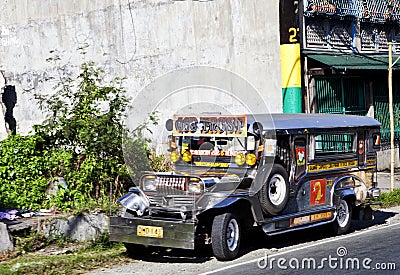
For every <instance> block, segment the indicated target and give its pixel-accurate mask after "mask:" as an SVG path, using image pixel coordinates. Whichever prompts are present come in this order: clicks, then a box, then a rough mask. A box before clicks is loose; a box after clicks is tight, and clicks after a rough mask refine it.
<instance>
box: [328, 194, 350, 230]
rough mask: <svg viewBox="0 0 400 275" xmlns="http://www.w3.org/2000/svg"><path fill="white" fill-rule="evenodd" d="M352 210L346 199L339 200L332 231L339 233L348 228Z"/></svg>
mask: <svg viewBox="0 0 400 275" xmlns="http://www.w3.org/2000/svg"><path fill="white" fill-rule="evenodd" d="M352 211H353V207H352V205H351V204H350V203H349V202H348V201H346V200H343V199H340V200H339V204H338V207H337V215H336V219H335V220H334V221H333V224H332V229H333V233H334V234H335V235H341V234H344V233H346V232H348V231H349V230H350V226H351V215H352Z"/></svg>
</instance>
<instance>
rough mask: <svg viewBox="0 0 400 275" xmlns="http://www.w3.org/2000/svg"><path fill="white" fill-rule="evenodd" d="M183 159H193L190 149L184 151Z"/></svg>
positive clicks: (188, 160)
mask: <svg viewBox="0 0 400 275" xmlns="http://www.w3.org/2000/svg"><path fill="white" fill-rule="evenodd" d="M182 159H183V161H185V162H190V161H191V160H192V154H191V153H190V151H188V150H186V151H185V152H183V154H182Z"/></svg>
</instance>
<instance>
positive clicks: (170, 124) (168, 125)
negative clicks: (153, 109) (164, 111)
mask: <svg viewBox="0 0 400 275" xmlns="http://www.w3.org/2000/svg"><path fill="white" fill-rule="evenodd" d="M165 128H167V131H172V130H173V129H174V122H173V120H172V119H168V120H167V121H166V122H165Z"/></svg>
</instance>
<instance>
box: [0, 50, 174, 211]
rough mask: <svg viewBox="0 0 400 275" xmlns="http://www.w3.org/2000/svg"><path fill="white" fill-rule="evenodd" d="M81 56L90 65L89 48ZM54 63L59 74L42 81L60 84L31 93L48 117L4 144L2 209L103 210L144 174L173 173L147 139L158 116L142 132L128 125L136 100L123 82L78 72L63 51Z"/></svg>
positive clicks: (92, 70) (90, 69)
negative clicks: (64, 61) (49, 189)
mask: <svg viewBox="0 0 400 275" xmlns="http://www.w3.org/2000/svg"><path fill="white" fill-rule="evenodd" d="M80 51H81V54H82V55H83V60H85V58H86V56H85V47H82V48H80ZM48 61H49V62H50V63H51V64H52V65H53V66H54V68H56V69H57V70H56V71H57V74H56V75H55V76H51V77H48V78H46V79H44V80H43V81H45V82H47V83H51V84H52V85H53V91H52V93H50V94H45V93H42V92H41V91H38V90H35V89H33V90H30V91H28V92H29V93H30V94H32V95H33V97H34V98H35V99H36V100H37V102H38V105H39V107H40V109H41V110H42V111H43V113H44V114H46V115H47V116H46V119H45V120H44V121H43V122H42V123H41V124H40V125H35V126H34V132H33V133H31V134H29V135H28V136H20V135H15V136H9V137H8V138H7V139H6V140H4V141H2V142H1V143H0V146H1V147H0V150H1V155H0V191H1V192H0V207H5V208H11V207H14V208H28V209H39V208H42V207H45V208H49V207H51V206H56V208H57V209H61V210H78V211H79V209H81V208H103V207H105V206H108V205H109V201H110V196H111V195H112V196H113V197H112V199H113V201H114V202H115V201H116V198H117V197H119V196H120V195H122V193H124V192H126V190H127V189H128V187H129V186H130V185H132V180H131V177H132V178H133V180H134V181H137V180H138V179H139V177H140V173H138V172H139V171H150V170H155V171H166V170H169V169H170V168H171V167H170V164H169V163H168V161H167V160H166V159H165V157H164V156H163V155H161V156H159V155H157V154H156V152H155V151H154V150H152V149H150V146H149V140H148V139H145V138H143V136H144V132H145V131H148V130H149V127H148V125H149V124H157V120H158V118H157V114H156V113H151V114H149V120H148V122H147V123H145V124H143V125H140V126H139V127H138V129H136V130H135V131H128V130H127V129H126V128H125V127H124V125H123V121H124V120H125V114H126V111H127V110H128V102H129V98H128V97H127V96H126V92H125V89H124V88H123V80H124V79H123V78H118V77H116V78H111V77H108V75H107V74H106V72H105V71H104V70H103V69H102V68H100V67H98V66H96V64H95V63H93V62H91V61H84V62H83V63H82V65H81V66H80V67H79V68H78V69H77V70H75V71H74V67H71V66H68V65H63V64H61V59H60V57H59V56H58V55H57V53H56V52H53V53H52V57H51V58H49V59H48ZM75 69H76V68H75ZM106 79H111V80H109V81H106ZM123 140H124V141H125V142H123ZM123 144H124V145H123ZM124 146H125V147H124ZM123 149H125V152H126V154H125V155H124V153H123V151H124V150H123ZM60 178H62V179H63V181H65V185H63V186H61V185H59V186H58V188H57V189H58V191H57V192H56V194H55V195H47V194H46V189H47V187H48V185H49V183H51V182H53V183H55V184H57V182H59V179H60Z"/></svg>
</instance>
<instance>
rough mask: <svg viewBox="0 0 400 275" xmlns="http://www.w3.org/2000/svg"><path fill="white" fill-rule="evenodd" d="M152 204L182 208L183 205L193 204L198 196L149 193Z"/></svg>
mask: <svg viewBox="0 0 400 275" xmlns="http://www.w3.org/2000/svg"><path fill="white" fill-rule="evenodd" d="M147 197H148V198H149V200H150V203H151V204H155V205H157V206H163V207H172V208H180V207H182V206H186V207H189V206H193V205H194V203H195V201H196V196H193V195H182V196H162V195H148V196H147Z"/></svg>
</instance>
